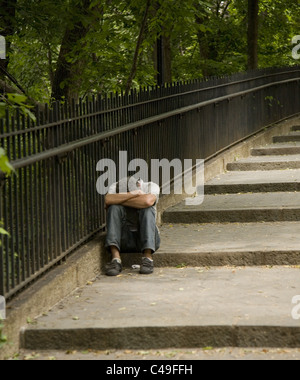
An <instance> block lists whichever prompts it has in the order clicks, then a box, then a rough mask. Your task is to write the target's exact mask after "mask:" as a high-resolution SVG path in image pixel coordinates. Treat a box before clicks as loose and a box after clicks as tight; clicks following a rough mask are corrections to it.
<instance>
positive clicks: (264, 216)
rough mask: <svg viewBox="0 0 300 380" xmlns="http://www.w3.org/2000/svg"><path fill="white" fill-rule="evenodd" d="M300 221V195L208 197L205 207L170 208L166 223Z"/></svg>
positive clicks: (178, 206)
mask: <svg viewBox="0 0 300 380" xmlns="http://www.w3.org/2000/svg"><path fill="white" fill-rule="evenodd" d="M261 221H264V222H276V221H300V192H295V193H288V192H286V193H283V192H278V193H253V194H252V193H248V194H226V195H224V194H221V195H207V196H206V197H205V200H204V202H203V204H202V205H199V206H188V205H186V204H185V202H183V203H180V204H179V205H176V206H174V207H171V208H169V209H168V210H167V211H166V212H165V213H164V215H163V222H164V223H225V222H241V223H247V222H261Z"/></svg>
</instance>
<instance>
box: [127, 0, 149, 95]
mask: <svg viewBox="0 0 300 380" xmlns="http://www.w3.org/2000/svg"><path fill="white" fill-rule="evenodd" d="M150 3H151V0H147V4H146V10H145V13H144V17H143V20H142V24H141V27H140V33H139V36H138V40H137V43H136V48H135V53H134V57H133V62H132V67H131V71H130V75H129V78H128V80H127V83H126V89H125V91H126V93H127V94H128V93H129V91H130V89H131V86H132V82H133V80H134V78H135V76H136V71H137V67H138V60H139V56H140V49H141V46H142V43H143V39H144V34H145V29H146V24H147V19H148V14H149V8H150Z"/></svg>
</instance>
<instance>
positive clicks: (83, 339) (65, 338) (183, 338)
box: [21, 325, 300, 350]
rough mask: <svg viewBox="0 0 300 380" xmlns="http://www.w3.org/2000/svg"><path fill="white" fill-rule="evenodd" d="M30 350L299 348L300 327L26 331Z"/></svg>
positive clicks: (26, 346) (24, 343) (24, 340)
mask: <svg viewBox="0 0 300 380" xmlns="http://www.w3.org/2000/svg"><path fill="white" fill-rule="evenodd" d="M21 347H22V348H23V349H28V350H84V349H94V350H109V349H118V350H123V349H142V350H147V349H163V348H169V347H172V348H174V349H175V348H182V347H186V348H193V347H194V348H196V347H199V348H203V347H276V348H280V347H288V348H298V347H300V326H280V325H278V326H260V325H257V326H255V325H254V326H253V325H249V326H248V325H219V326H210V325H203V326H201V325H200V326H198V325H192V326H190V325H188V326H180V325H177V326H142V327H140V326H137V327H134V326H132V327H124V328H122V327H119V328H92V327H90V328H79V329H71V328H70V329H53V330H51V329H49V330H47V329H30V328H29V329H23V330H22V332H21Z"/></svg>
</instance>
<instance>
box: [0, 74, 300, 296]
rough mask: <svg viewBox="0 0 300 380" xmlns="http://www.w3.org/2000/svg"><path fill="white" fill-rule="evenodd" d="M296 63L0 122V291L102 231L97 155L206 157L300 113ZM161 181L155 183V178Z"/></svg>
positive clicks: (8, 292)
mask: <svg viewBox="0 0 300 380" xmlns="http://www.w3.org/2000/svg"><path fill="white" fill-rule="evenodd" d="M299 96H300V68H299V67H289V68H281V69H278V68H277V69H268V70H261V71H255V72H251V73H243V74H237V75H235V76H231V77H225V78H211V79H209V80H205V81H192V82H187V83H176V84H172V85H168V86H165V87H163V88H154V89H141V90H140V91H132V92H131V93H130V94H128V95H124V94H113V95H111V96H105V97H101V96H98V97H93V98H92V99H86V100H81V101H80V102H79V104H75V103H73V104H60V103H56V104H54V105H53V106H52V108H51V109H50V108H49V107H47V106H46V107H45V109H44V110H43V111H41V110H39V109H37V110H36V115H37V122H36V123H35V124H34V123H33V122H32V121H31V120H30V119H27V118H25V117H24V116H23V115H21V114H20V113H18V112H17V113H16V114H15V115H9V114H8V113H7V115H6V118H4V119H3V120H1V121H0V146H1V147H3V148H4V149H5V150H6V152H7V154H8V156H9V158H10V160H11V162H12V164H13V166H14V167H15V169H16V174H14V175H12V176H11V177H10V178H6V179H5V178H3V177H2V179H1V180H0V183H1V194H0V218H1V219H2V220H3V222H4V226H5V228H6V229H7V230H8V231H9V233H10V237H6V236H1V247H0V294H1V295H4V296H5V297H7V298H9V297H11V296H13V295H14V294H15V293H16V292H18V291H19V290H21V289H23V288H24V287H25V286H26V285H27V284H28V283H29V282H31V281H33V280H34V279H35V278H37V277H38V276H40V275H41V274H42V273H44V272H45V271H46V270H48V269H49V268H51V267H53V266H54V265H55V264H57V263H58V262H59V261H61V260H62V259H63V258H64V257H66V255H68V254H69V253H71V252H72V251H74V250H75V249H76V248H77V247H78V246H79V245H81V244H82V243H84V242H85V241H87V240H88V239H89V238H91V237H92V236H94V235H95V234H97V233H98V232H99V231H102V230H104V228H105V221H106V213H105V209H104V199H103V196H100V195H99V194H98V193H97V191H96V182H97V179H98V177H99V175H100V173H99V172H97V171H96V165H97V163H98V161H99V160H101V159H103V158H108V159H111V160H113V161H114V162H115V163H116V166H117V167H118V166H119V164H120V163H119V152H120V151H127V152H128V161H130V160H132V159H135V158H140V159H143V160H145V161H146V162H148V163H150V161H151V160H152V159H162V158H166V159H168V160H169V161H172V160H173V159H174V158H179V159H180V160H182V161H183V160H184V159H193V160H196V159H205V158H208V157H210V156H211V155H213V154H214V153H216V152H218V151H219V150H221V149H223V148H225V147H226V146H228V145H230V144H232V143H234V142H236V141H238V140H240V139H242V138H245V137H247V136H249V135H251V134H253V133H255V132H256V131H258V130H260V129H261V128H262V127H264V126H266V125H269V124H271V123H273V122H276V121H279V120H281V119H284V118H286V117H289V116H292V115H294V114H297V113H300V98H299ZM160 185H162V184H160Z"/></svg>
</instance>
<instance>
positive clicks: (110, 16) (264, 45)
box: [0, 0, 300, 112]
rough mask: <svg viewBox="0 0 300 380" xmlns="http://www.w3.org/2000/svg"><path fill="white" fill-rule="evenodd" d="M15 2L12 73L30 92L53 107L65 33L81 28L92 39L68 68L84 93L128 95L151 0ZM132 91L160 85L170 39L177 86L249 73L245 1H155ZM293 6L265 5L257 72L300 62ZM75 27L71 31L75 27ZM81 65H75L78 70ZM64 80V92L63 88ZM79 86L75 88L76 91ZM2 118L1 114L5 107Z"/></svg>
mask: <svg viewBox="0 0 300 380" xmlns="http://www.w3.org/2000/svg"><path fill="white" fill-rule="evenodd" d="M83 1H87V0H56V1H54V0H18V1H17V7H16V16H15V20H14V25H15V32H14V33H13V34H12V35H11V36H9V37H8V41H9V42H11V49H10V50H9V52H8V55H9V58H10V63H9V71H10V72H12V74H13V75H14V76H15V77H16V78H17V79H18V81H19V82H20V83H21V84H22V86H23V87H24V88H25V89H26V91H27V92H28V94H29V95H30V96H31V97H32V98H34V99H36V100H38V101H40V102H49V101H50V100H51V92H52V86H53V80H54V77H55V72H56V67H57V62H58V59H59V55H60V54H62V53H63V52H62V51H61V46H62V41H63V39H64V36H65V31H66V28H69V29H70V30H73V29H74V28H76V25H77V24H78V22H81V23H82V24H83V25H84V26H86V27H88V32H87V34H84V35H83V36H82V38H79V39H78V40H76V41H74V44H73V46H72V49H71V52H69V53H68V54H67V55H66V56H65V59H66V62H68V63H70V64H74V72H73V76H72V79H71V80H72V82H73V83H74V86H75V85H78V84H79V95H80V96H85V95H88V94H95V93H99V92H100V93H108V92H110V91H121V90H124V88H125V86H126V83H127V80H128V77H129V75H130V71H131V68H132V62H133V57H134V53H135V49H136V42H137V39H138V36H139V32H140V27H141V22H142V18H143V14H144V10H145V7H146V0H134V1H133V0H114V1H110V0H90V1H89V4H90V5H89V11H88V12H85V13H82V12H80V9H81V8H80V4H82V3H83ZM150 4H151V7H150V11H149V15H148V17H147V26H146V32H145V36H144V38H143V42H142V45H141V48H140V51H139V59H138V68H137V72H136V75H135V78H134V81H133V86H134V87H138V86H153V85H155V84H156V69H155V64H154V61H155V58H154V57H155V42H156V39H157V37H158V36H159V35H163V36H165V37H166V38H168V40H169V42H170V55H171V66H172V80H174V81H180V80H187V79H195V78H201V77H203V76H206V75H224V74H231V73H233V72H237V71H242V70H245V69H246V65H247V1H246V0H224V1H220V0H185V1H182V0H152V1H151V3H150ZM299 19H300V8H299V6H298V4H297V2H295V1H294V0H285V1H283V0H260V14H259V23H260V26H259V65H260V67H268V66H279V65H286V64H295V63H297V62H295V61H294V60H293V59H292V58H291V39H292V37H293V36H294V35H297V34H299V30H298V25H299ZM72 28H73V29H72ZM78 62H80V63H81V64H80V65H79V66H77V67H75V64H77V63H78ZM66 84H67V83H66V82H64V81H62V82H61V88H64V86H66ZM75 87H76V86H75ZM0 112H1V109H0Z"/></svg>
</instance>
